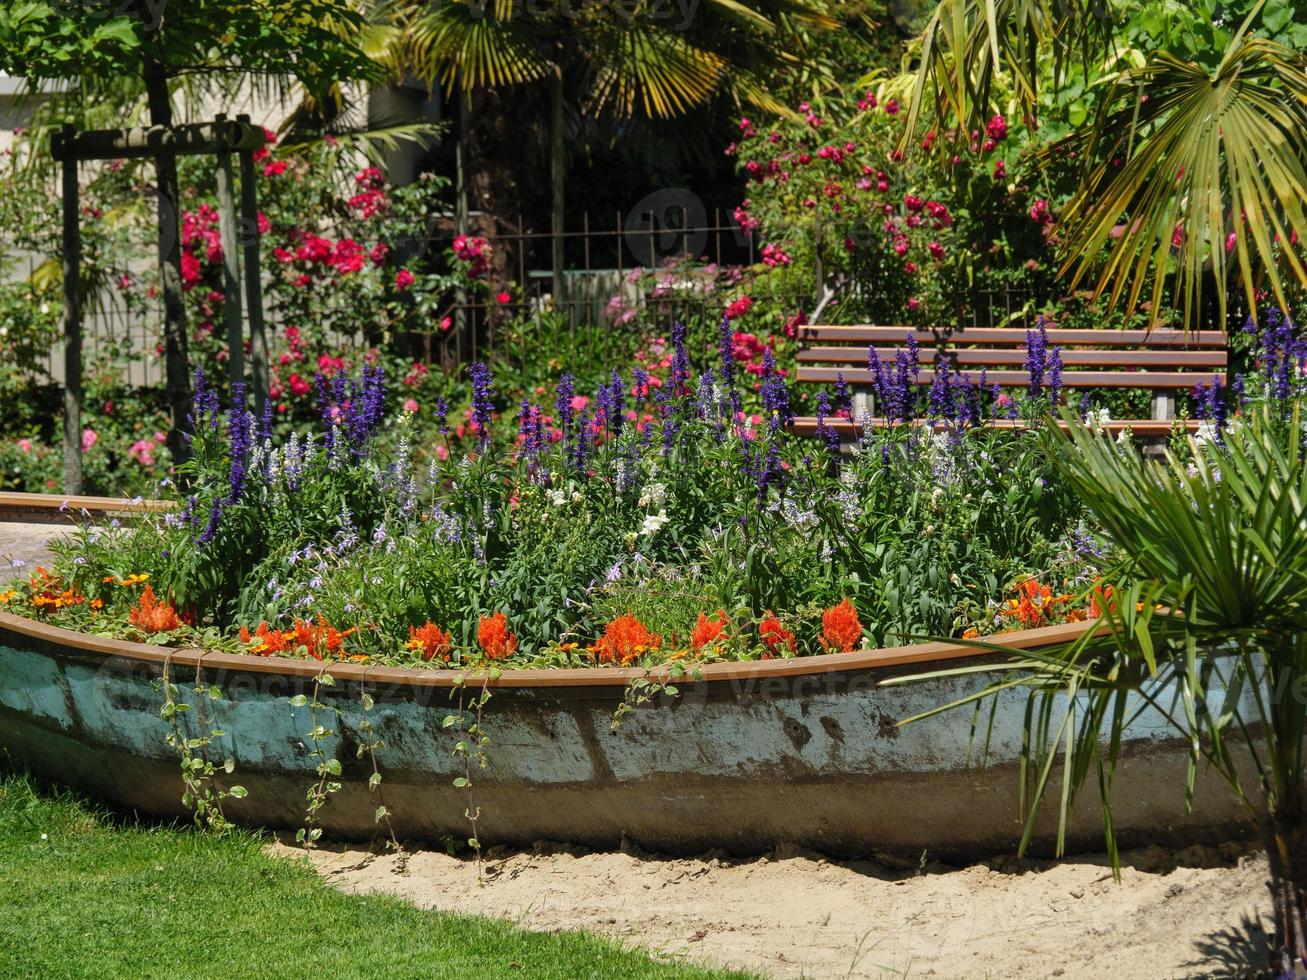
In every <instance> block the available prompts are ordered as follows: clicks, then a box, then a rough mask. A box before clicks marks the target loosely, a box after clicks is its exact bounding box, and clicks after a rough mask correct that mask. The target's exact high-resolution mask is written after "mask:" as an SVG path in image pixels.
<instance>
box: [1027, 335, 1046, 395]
mask: <svg viewBox="0 0 1307 980" xmlns="http://www.w3.org/2000/svg"><path fill="white" fill-rule="evenodd" d="M1047 363H1048V345H1047V335H1046V333H1045V331H1044V318H1043V317H1042V316H1041V317H1040V318H1039V328H1038V329H1037V330H1027V331H1026V371H1027V373H1028V374H1029V375H1030V397H1031V399H1032V400H1033V399H1037V398H1039V397H1041V396H1042V395H1043V393H1044V368H1045V366H1046V365H1047Z"/></svg>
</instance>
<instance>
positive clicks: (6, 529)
mask: <svg viewBox="0 0 1307 980" xmlns="http://www.w3.org/2000/svg"><path fill="white" fill-rule="evenodd" d="M67 531H68V526H67V525H61V524H21V523H18V522H15V521H3V522H0V583H4V582H7V581H9V580H10V579H11V578H13V577H14V576H16V575H21V574H23V573H25V572H27V571H30V570H31V568H32V566H34V565H48V564H49V563H50V559H51V555H50V549H49V547H48V546H47V542H48V541H49V540H50V539H51V538H52V537H54V536H56V535H59V534H63V533H66V532H67ZM15 562H21V563H22V564H15Z"/></svg>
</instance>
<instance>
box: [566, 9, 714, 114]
mask: <svg viewBox="0 0 1307 980" xmlns="http://www.w3.org/2000/svg"><path fill="white" fill-rule="evenodd" d="M592 60H593V71H594V83H593V86H592V90H591V91H592V94H591V98H590V105H589V106H588V107H587V108H588V109H589V110H590V111H591V112H594V113H599V112H603V111H605V110H606V111H611V112H615V113H617V114H618V115H620V116H632V115H635V114H636V113H637V111H638V112H640V113H642V114H644V115H646V116H650V117H662V118H669V117H671V116H677V115H681V114H682V113H684V112H686V111H687V110H689V109H690V108H692V107H694V106H697V105H701V104H703V103H704V102H705V101H707V100H708V98H709V97H710V96H711V95H712V94H713V93H714V91H716V89H717V87H718V85H719V83H720V82H721V81H722V79H723V77H724V76H725V75H726V72H727V70H728V67H729V66H728V62H727V61H726V59H725V58H723V57H722V56H721V55H719V54H716V53H715V52H713V51H709V50H706V49H704V48H698V47H695V46H694V45H692V44H690V42H689V41H687V40H686V38H685V36H684V35H683V34H680V33H677V32H675V31H670V30H665V29H663V28H661V27H656V26H653V25H649V24H638V23H637V24H632V25H630V26H629V27H626V28H617V27H610V28H608V29H605V30H601V31H598V32H597V33H596V35H595V37H594V39H593V44H592Z"/></svg>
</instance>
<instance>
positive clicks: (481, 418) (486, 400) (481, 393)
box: [467, 361, 495, 446]
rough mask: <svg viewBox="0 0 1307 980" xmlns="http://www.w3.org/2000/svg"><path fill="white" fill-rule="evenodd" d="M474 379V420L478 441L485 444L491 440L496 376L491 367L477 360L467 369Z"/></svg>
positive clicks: (469, 375) (470, 376)
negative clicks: (493, 374) (491, 371)
mask: <svg viewBox="0 0 1307 980" xmlns="http://www.w3.org/2000/svg"><path fill="white" fill-rule="evenodd" d="M467 374H468V377H469V378H471V379H472V421H473V422H475V423H476V427H477V441H478V443H480V445H482V446H485V445H486V444H487V443H489V442H490V420H491V416H492V415H493V413H494V410H495V403H494V392H495V388H494V378H493V377H492V376H491V374H490V368H489V367H487V366H486V365H485V364H483V363H482V362H481V361H477V362H476V363H475V364H472V365H470V366H469V367H468V369H467Z"/></svg>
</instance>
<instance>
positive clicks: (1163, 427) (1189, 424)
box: [789, 416, 1201, 440]
mask: <svg viewBox="0 0 1307 980" xmlns="http://www.w3.org/2000/svg"><path fill="white" fill-rule="evenodd" d="M826 424H827V425H828V426H829V427H830V428H832V429H834V430H835V432H836V434H838V435H839V437H840V438H841V439H842V440H849V439H855V438H857V436H858V434H859V432H860V431H861V428H862V427H861V426H860V425H858V424H857V423H855V422H853V421H851V420H849V419H827V420H826ZM871 424H872V426H873V427H874V428H878V429H884V428H889V427H890V426H891V425H902V424H903V423H902V422H893V423H892V422H890V421H889V420H888V419H883V418H874V419H872V420H871ZM913 424H914V425H930V426H931V427H932V428H934V429H945V428H947V425H946V423H944V422H922V421H919V422H915V423H913ZM1057 424H1058V426H1060V427H1061V428H1066V423H1065V422H1062V421H1061V420H1058V422H1057ZM1200 424H1201V423H1200V422H1199V421H1198V420H1197V419H1185V420H1184V421H1177V422H1165V421H1159V420H1157V419H1113V420H1112V421H1110V422H1108V423H1106V424H1105V425H1104V426H1103V428H1104V429H1106V430H1107V431H1108V432H1114V433H1115V432H1120V431H1121V430H1122V429H1129V430H1131V432H1133V433H1134V434H1135V435H1136V436H1140V437H1141V438H1158V437H1165V436H1169V435H1170V434H1171V426H1172V425H1178V426H1180V427H1181V428H1182V429H1183V430H1184V431H1186V432H1196V431H1198V426H1199V425H1200ZM1028 427H1029V423H1027V422H1025V421H1023V420H1021V419H990V420H988V421H986V422H985V423H984V424H983V428H989V429H1024V428H1028ZM789 429H790V431H791V432H792V433H794V434H795V435H796V436H815V435H816V434H817V420H816V418H814V417H812V416H800V417H799V418H796V419H795V420H794V422H793V424H792V425H790V427H789Z"/></svg>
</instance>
